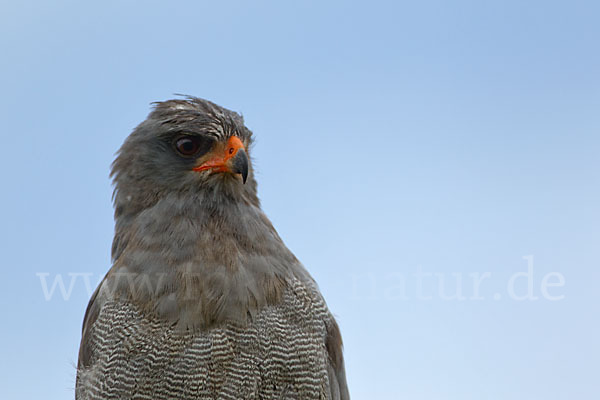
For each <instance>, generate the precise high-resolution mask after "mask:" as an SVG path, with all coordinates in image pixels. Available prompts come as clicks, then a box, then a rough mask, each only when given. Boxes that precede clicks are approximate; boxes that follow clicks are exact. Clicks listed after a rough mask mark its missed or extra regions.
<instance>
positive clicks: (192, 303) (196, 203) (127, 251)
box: [111, 193, 310, 325]
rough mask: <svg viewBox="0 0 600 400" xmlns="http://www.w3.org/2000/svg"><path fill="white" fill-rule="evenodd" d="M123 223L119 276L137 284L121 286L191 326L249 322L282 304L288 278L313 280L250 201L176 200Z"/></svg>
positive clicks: (208, 196)
mask: <svg viewBox="0 0 600 400" xmlns="http://www.w3.org/2000/svg"><path fill="white" fill-rule="evenodd" d="M122 217H123V219H119V218H117V221H116V232H115V241H114V245H113V251H114V255H115V262H114V266H113V269H112V270H111V271H112V272H113V275H115V274H116V275H115V276H118V273H119V271H120V272H126V273H127V274H128V275H131V277H128V278H127V280H126V282H127V283H126V284H124V283H120V284H116V286H118V287H120V288H121V289H122V290H123V291H125V292H127V297H129V298H134V299H135V298H136V297H137V298H139V301H140V302H142V303H143V302H144V301H146V303H145V304H146V305H147V306H148V307H149V308H150V309H151V310H155V311H156V310H158V311H157V312H158V313H159V314H160V316H162V317H165V318H168V319H170V320H173V321H178V322H179V323H182V324H184V325H186V324H187V325H189V324H192V325H196V324H197V323H198V321H203V322H202V323H203V324H205V325H210V324H211V323H217V322H219V321H222V320H225V319H232V318H234V319H245V318H247V316H248V315H249V314H252V312H253V310H256V309H259V308H260V307H263V306H265V305H267V304H271V303H274V302H277V301H278V298H279V297H280V295H281V292H282V290H283V289H284V286H285V281H286V279H287V278H288V277H290V276H292V275H296V276H299V277H301V278H305V279H310V278H307V277H306V276H304V275H306V272H305V270H304V268H303V267H302V266H301V264H300V263H299V262H298V260H297V259H296V257H295V256H294V255H293V254H292V253H291V252H290V251H289V250H288V249H287V247H286V246H285V245H284V244H283V242H282V241H281V239H280V237H279V235H278V234H277V232H276V231H275V229H274V228H273V226H272V225H271V223H270V221H269V220H268V219H267V217H266V216H265V215H264V213H263V212H262V210H261V209H260V207H259V206H258V204H253V203H252V202H249V201H244V200H243V199H240V200H238V199H236V198H233V197H230V196H218V195H215V194H214V193H205V194H199V195H197V196H189V195H185V196H178V195H177V194H170V195H168V196H165V197H163V198H161V199H160V200H158V201H157V202H156V203H155V204H154V205H153V206H152V207H149V208H146V209H144V210H143V211H141V212H139V213H137V214H136V215H132V216H127V215H125V214H124V215H123V216H122ZM303 280H304V279H303ZM132 282H134V283H135V282H137V283H138V285H140V284H142V283H143V284H142V287H141V288H140V287H139V286H138V287H132ZM175 288H177V289H175ZM182 291H183V292H182ZM192 316H193V317H192ZM200 317H201V318H200ZM199 318H200V319H199ZM191 321H194V322H193V323H192V322H191Z"/></svg>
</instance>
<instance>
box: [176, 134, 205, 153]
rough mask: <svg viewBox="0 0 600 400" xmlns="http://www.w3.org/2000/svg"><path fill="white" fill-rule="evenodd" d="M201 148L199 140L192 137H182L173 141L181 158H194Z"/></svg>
mask: <svg viewBox="0 0 600 400" xmlns="http://www.w3.org/2000/svg"><path fill="white" fill-rule="evenodd" d="M201 147H202V141H201V139H200V138H197V137H194V136H184V137H180V138H179V139H176V140H175V148H176V149H177V151H178V152H179V154H181V155H182V156H186V157H190V156H194V155H196V153H198V151H199V150H200V148H201Z"/></svg>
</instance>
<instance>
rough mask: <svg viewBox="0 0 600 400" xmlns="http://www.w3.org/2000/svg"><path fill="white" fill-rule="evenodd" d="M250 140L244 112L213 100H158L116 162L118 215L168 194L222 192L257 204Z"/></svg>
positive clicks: (192, 98) (114, 171)
mask: <svg viewBox="0 0 600 400" xmlns="http://www.w3.org/2000/svg"><path fill="white" fill-rule="evenodd" d="M251 143H252V132H251V131H250V130H249V129H248V128H246V127H245V126H244V121H243V118H242V116H241V115H239V114H237V113H235V112H233V111H229V110H227V109H225V108H222V107H220V106H218V105H216V104H214V103H212V102H210V101H207V100H202V99H198V98H195V97H187V98H185V99H180V100H169V101H165V102H159V103H155V107H154V110H153V111H152V112H151V113H150V115H149V116H148V118H147V119H146V120H145V121H144V122H142V123H141V124H140V125H139V126H138V127H137V128H136V129H135V130H134V131H133V132H132V133H131V135H130V136H129V137H128V138H127V139H126V140H125V142H124V143H123V146H122V147H121V149H120V150H119V152H118V156H117V158H116V160H115V161H114V163H113V165H112V173H111V176H112V177H113V179H114V183H115V206H116V214H117V216H118V215H119V214H120V213H123V212H124V213H126V214H130V213H131V212H136V211H137V212H139V211H141V210H142V209H144V208H147V207H149V206H151V205H153V204H155V203H156V202H157V201H158V200H159V199H160V198H161V197H164V196H166V195H169V194H182V195H185V196H187V198H190V195H191V197H194V196H197V195H206V194H210V195H213V197H214V195H217V196H219V195H222V196H225V197H227V198H229V199H239V200H245V201H248V202H252V203H256V204H258V199H257V197H256V182H255V180H254V177H253V173H252V164H251V160H250V157H249V146H250V145H251ZM126 209H127V210H126Z"/></svg>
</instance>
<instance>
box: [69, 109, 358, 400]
mask: <svg viewBox="0 0 600 400" xmlns="http://www.w3.org/2000/svg"><path fill="white" fill-rule="evenodd" d="M252 140H253V139H252V132H251V131H250V130H249V129H248V128H246V127H245V126H244V121H243V118H242V117H241V116H240V115H239V114H237V113H235V112H232V111H229V110H227V109H225V108H223V107H220V106H218V105H216V104H214V103H212V102H210V101H207V100H203V99H199V98H195V97H186V98H182V99H176V100H169V101H164V102H158V103H155V105H154V108H153V110H152V112H151V113H150V114H149V116H148V117H147V119H146V120H145V121H143V122H142V123H141V124H140V125H138V126H137V127H136V128H135V129H134V131H133V132H132V133H131V135H130V136H129V137H128V138H127V139H126V140H125V142H124V143H123V145H122V147H121V148H120V150H119V152H118V153H117V157H116V159H115V161H114V162H113V164H112V171H111V177H112V178H113V181H114V186H115V191H114V196H113V201H114V207H115V236H114V240H113V245H112V267H111V269H110V270H109V271H108V273H107V274H106V276H105V277H104V279H103V280H102V282H101V283H100V285H99V286H98V288H97V289H96V291H95V292H94V294H93V295H92V298H91V300H90V302H89V304H88V307H87V310H86V313H85V317H84V322H83V331H82V339H81V344H80V349H79V359H78V368H77V382H76V389H75V397H76V399H77V400H88V399H90V400H91V399H109V398H110V399H155V400H156V399H182V400H188V399H331V400H337V399H340V400H341V399H348V398H349V394H348V389H347V385H346V377H345V371H344V361H343V356H342V339H341V335H340V330H339V327H338V325H337V323H336V321H335V319H334V317H333V316H332V314H331V312H330V311H329V310H328V308H327V305H326V303H325V301H324V299H323V296H322V295H321V293H320V292H319V289H318V287H317V284H316V283H315V281H314V280H313V278H312V277H311V276H310V275H309V273H308V272H307V270H306V269H305V268H304V266H303V265H302V264H301V263H300V261H298V259H297V258H296V257H295V256H294V254H292V252H291V251H290V250H289V249H288V248H287V247H286V246H285V244H284V243H283V241H282V240H281V238H280V237H279V235H278V234H277V232H276V230H275V229H274V228H273V225H272V224H271V222H270V221H269V219H268V218H267V217H266V216H265V214H264V213H263V211H262V210H261V207H260V202H259V200H258V197H257V191H256V187H257V185H256V180H255V177H254V173H253V168H252V161H251V158H250V155H249V154H250V148H251V145H252Z"/></svg>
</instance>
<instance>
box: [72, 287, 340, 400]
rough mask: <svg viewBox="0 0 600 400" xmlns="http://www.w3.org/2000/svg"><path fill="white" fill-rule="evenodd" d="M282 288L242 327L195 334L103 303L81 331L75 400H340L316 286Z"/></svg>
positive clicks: (330, 332) (326, 316) (331, 334)
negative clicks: (279, 294)
mask: <svg viewBox="0 0 600 400" xmlns="http://www.w3.org/2000/svg"><path fill="white" fill-rule="evenodd" d="M286 286H287V287H286V289H285V291H284V293H283V296H282V300H281V302H280V303H279V304H277V305H270V306H267V307H265V308H264V309H262V310H261V311H260V312H258V313H257V314H256V315H254V316H253V317H252V318H251V319H249V320H248V321H247V322H246V323H240V322H234V321H230V322H227V323H224V324H222V325H221V326H215V327H212V328H210V329H207V330H198V331H193V330H180V329H178V328H177V327H176V326H174V325H172V324H168V323H165V322H164V321H162V320H160V319H157V318H153V317H151V316H148V315H145V314H144V313H143V312H142V311H141V310H140V309H138V308H136V307H135V306H134V305H133V304H132V303H128V302H126V301H123V300H119V301H109V302H107V303H105V304H104V305H102V307H101V308H100V311H99V313H98V315H97V318H96V320H95V321H94V322H93V324H92V326H91V327H90V328H89V330H88V333H87V335H88V337H87V340H86V341H85V345H86V347H87V348H86V349H85V352H86V354H87V356H86V360H84V361H82V360H80V368H79V370H78V382H77V388H76V397H77V399H79V400H93V399H155V400H158V399H184V400H188V399H190V400H191V399H265V400H267V399H332V400H333V399H344V398H347V391H346V388H345V377H343V376H340V373H341V374H343V364H342V365H341V369H340V365H336V364H337V363H338V362H340V361H341V360H336V358H338V357H341V353H340V354H339V355H338V354H336V352H341V349H338V348H337V347H338V346H341V342H340V343H339V344H338V343H336V341H340V338H339V330H338V327H337V325H336V322H335V320H334V319H333V317H332V316H331V315H330V313H329V311H328V309H327V306H326V305H325V302H324V301H323V299H322V297H321V295H320V293H319V292H318V291H317V290H316V288H313V287H311V286H310V285H307V284H306V283H304V282H301V281H300V280H296V279H289V280H288V281H287V285H286ZM342 363H343V362H342ZM339 379H341V380H343V381H344V385H343V387H340V385H339V383H338V380H339Z"/></svg>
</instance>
